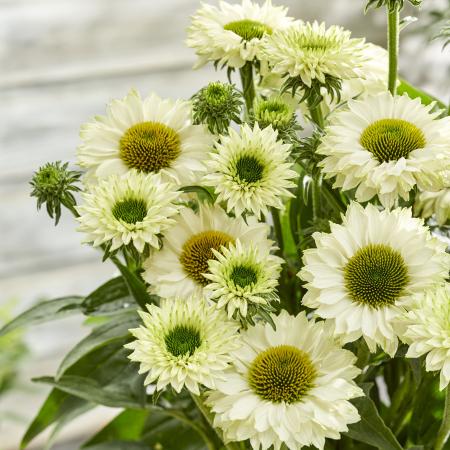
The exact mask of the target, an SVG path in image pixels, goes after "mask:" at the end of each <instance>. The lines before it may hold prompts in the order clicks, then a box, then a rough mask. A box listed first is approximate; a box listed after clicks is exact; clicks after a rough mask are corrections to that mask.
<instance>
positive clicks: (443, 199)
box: [414, 172, 450, 226]
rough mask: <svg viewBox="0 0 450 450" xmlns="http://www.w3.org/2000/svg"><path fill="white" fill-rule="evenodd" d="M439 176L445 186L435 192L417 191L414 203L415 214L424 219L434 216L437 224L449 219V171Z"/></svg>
mask: <svg viewBox="0 0 450 450" xmlns="http://www.w3.org/2000/svg"><path fill="white" fill-rule="evenodd" d="M441 176H442V179H443V182H444V184H445V186H446V187H445V188H444V189H441V190H440V191H437V192H426V191H422V192H419V193H418V194H417V195H416V201H415V203H414V213H415V215H420V216H421V217H423V218H425V219H427V218H429V217H431V216H434V217H435V219H436V222H437V223H438V225H439V226H443V225H445V224H446V223H447V222H448V221H450V172H448V173H446V174H445V173H442V174H441Z"/></svg>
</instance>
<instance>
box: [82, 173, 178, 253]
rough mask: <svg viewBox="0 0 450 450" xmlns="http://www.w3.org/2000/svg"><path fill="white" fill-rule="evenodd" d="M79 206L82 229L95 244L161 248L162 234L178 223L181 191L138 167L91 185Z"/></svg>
mask: <svg viewBox="0 0 450 450" xmlns="http://www.w3.org/2000/svg"><path fill="white" fill-rule="evenodd" d="M81 196H82V200H83V203H82V204H81V205H80V206H78V207H77V211H78V212H79V214H80V216H79V217H78V219H77V220H78V221H79V222H80V227H79V231H83V232H85V233H87V236H86V239H85V242H91V243H92V245H93V246H94V247H97V246H99V245H102V244H104V243H110V250H115V249H117V248H119V247H121V246H122V245H128V244H130V243H132V244H133V245H134V247H135V248H136V250H138V251H139V252H142V251H143V250H144V246H145V244H149V245H150V246H151V247H154V248H159V235H160V234H161V233H163V232H164V231H165V230H166V229H168V228H169V227H170V226H171V225H173V224H174V223H175V220H174V216H175V215H176V214H177V213H178V211H179V206H177V205H175V204H174V203H173V202H174V201H176V200H177V199H178V198H179V196H180V192H179V191H177V190H176V188H175V186H174V185H173V184H171V183H163V182H161V177H160V175H158V174H144V173H139V172H137V171H135V170H131V171H129V172H128V173H127V174H125V175H122V176H119V175H110V176H109V177H108V178H106V179H104V180H100V181H99V183H98V184H91V185H88V186H87V188H86V191H85V192H84V193H83V194H81Z"/></svg>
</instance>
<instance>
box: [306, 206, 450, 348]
mask: <svg viewBox="0 0 450 450" xmlns="http://www.w3.org/2000/svg"><path fill="white" fill-rule="evenodd" d="M330 229H331V232H330V233H315V234H314V235H313V237H314V240H315V243H316V248H314V249H308V250H305V251H304V253H303V264H304V265H303V268H302V269H301V271H300V273H299V274H298V275H299V277H300V278H301V279H302V280H304V281H305V282H306V285H305V287H306V289H307V293H306V294H305V296H304V297H303V299H302V303H303V304H304V305H305V306H308V307H309V308H313V309H315V311H314V313H315V314H316V315H317V316H319V317H322V318H324V319H330V320H331V321H332V322H333V323H334V324H335V327H336V334H337V335H339V337H340V338H341V339H342V342H345V343H346V342H353V341H356V340H357V339H359V338H360V337H361V336H362V337H363V338H364V340H365V341H366V342H367V345H368V346H369V349H370V351H371V352H375V351H376V348H377V345H379V346H380V347H381V348H382V349H383V350H384V351H385V352H386V353H388V354H389V355H391V356H393V355H395V352H396V350H397V346H398V336H399V328H398V323H397V320H398V317H399V316H400V315H401V314H402V311H403V309H402V304H403V302H404V301H405V300H406V299H408V298H410V296H411V295H413V294H415V293H421V292H423V291H424V290H426V289H428V288H429V287H430V286H433V285H434V284H435V283H442V282H443V281H444V280H445V279H446V277H447V275H448V268H449V266H450V255H448V254H447V253H446V252H445V247H446V245H445V243H443V242H441V241H439V240H438V239H437V238H434V237H432V236H431V235H430V231H429V230H428V228H427V227H425V226H424V225H423V221H422V220H421V219H415V218H413V217H412V216H411V210H410V209H400V208H397V209H394V210H392V211H389V210H383V211H380V210H379V209H378V208H377V207H376V206H374V205H371V204H369V205H368V206H367V207H366V208H363V207H362V206H361V205H360V204H358V203H356V202H353V203H351V204H350V206H349V207H348V210H347V213H346V215H345V217H344V218H343V223H342V225H337V224H331V226H330Z"/></svg>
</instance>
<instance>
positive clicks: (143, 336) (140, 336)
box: [125, 296, 239, 395]
mask: <svg viewBox="0 0 450 450" xmlns="http://www.w3.org/2000/svg"><path fill="white" fill-rule="evenodd" d="M147 309H148V313H147V312H143V311H138V312H139V315H140V316H141V318H142V320H143V322H144V324H143V325H141V326H140V327H139V328H135V329H133V330H130V332H131V333H132V334H133V336H134V337H135V338H136V340H135V341H133V342H131V343H130V344H127V345H126V346H125V347H126V348H129V349H132V350H134V351H133V353H132V354H131V355H130V356H129V358H130V359H131V360H132V361H136V362H139V363H141V366H140V370H139V373H145V372H148V375H147V377H146V379H145V381H144V384H146V385H147V384H150V383H153V382H154V381H156V389H157V390H161V389H164V388H165V387H166V386H167V385H169V384H170V385H171V386H172V387H173V388H174V389H175V391H176V392H180V391H181V389H182V388H183V386H186V388H187V389H188V390H189V391H191V392H193V393H194V394H197V395H199V394H200V391H199V385H204V386H206V387H207V388H210V389H212V388H214V386H215V384H216V381H217V380H218V379H223V377H224V371H225V369H226V368H227V366H228V363H229V362H230V361H231V355H230V352H232V351H233V350H235V349H236V348H238V347H239V341H238V339H239V335H238V334H237V330H238V327H237V326H236V323H235V322H233V321H229V320H228V319H227V317H226V315H225V313H224V312H223V311H219V310H217V309H216V308H214V307H212V306H208V304H207V303H206V301H204V300H203V299H197V298H195V299H194V298H186V297H184V296H183V298H175V299H165V300H162V302H161V306H160V307H158V306H155V305H147Z"/></svg>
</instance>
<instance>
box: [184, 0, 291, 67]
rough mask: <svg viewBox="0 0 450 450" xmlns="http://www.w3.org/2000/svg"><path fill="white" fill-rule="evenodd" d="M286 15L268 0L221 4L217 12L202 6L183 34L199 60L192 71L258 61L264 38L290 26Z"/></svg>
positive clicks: (282, 9)
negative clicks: (206, 66) (263, 0)
mask: <svg viewBox="0 0 450 450" xmlns="http://www.w3.org/2000/svg"><path fill="white" fill-rule="evenodd" d="M286 13H287V8H285V7H281V6H272V3H271V1H270V0H266V1H265V2H264V3H263V4H262V5H258V4H257V3H253V2H251V1H250V0H243V1H242V3H241V4H229V3H227V2H223V1H222V2H220V3H219V7H218V8H217V7H216V6H212V5H205V4H203V5H202V8H201V9H200V10H199V11H197V13H196V15H194V16H193V17H192V24H191V25H190V27H189V28H188V30H187V34H188V37H187V40H186V43H187V45H188V46H189V47H192V48H194V49H195V51H196V53H197V55H198V57H199V60H198V62H197V64H196V65H195V67H196V68H198V67H201V66H203V65H204V64H206V63H207V62H208V61H214V62H217V63H218V64H219V65H220V66H222V65H224V64H226V65H228V66H229V67H233V68H241V67H242V66H243V65H244V64H245V63H246V62H247V61H253V60H254V59H255V58H257V59H259V54H260V50H261V42H262V39H263V38H264V36H267V35H270V34H272V33H273V32H275V31H277V30H280V29H284V28H286V27H288V26H289V25H290V24H291V23H292V18H290V17H287V16H286Z"/></svg>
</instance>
